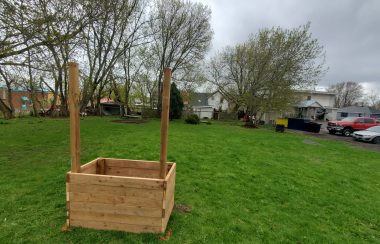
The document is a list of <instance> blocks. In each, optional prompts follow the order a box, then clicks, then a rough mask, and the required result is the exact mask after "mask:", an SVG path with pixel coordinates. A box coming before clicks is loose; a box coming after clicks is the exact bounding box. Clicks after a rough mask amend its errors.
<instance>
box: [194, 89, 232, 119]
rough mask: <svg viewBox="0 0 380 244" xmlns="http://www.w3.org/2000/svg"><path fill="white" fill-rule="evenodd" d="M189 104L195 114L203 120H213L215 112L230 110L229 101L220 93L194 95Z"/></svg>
mask: <svg viewBox="0 0 380 244" xmlns="http://www.w3.org/2000/svg"><path fill="white" fill-rule="evenodd" d="M188 104H189V107H190V108H191V109H192V110H193V113H194V114H196V115H198V116H199V118H201V119H203V118H208V119H211V118H213V116H214V111H226V110H227V109H228V101H227V100H226V99H224V98H223V96H222V94H220V92H214V93H194V94H192V96H191V98H190V102H189V103H188Z"/></svg>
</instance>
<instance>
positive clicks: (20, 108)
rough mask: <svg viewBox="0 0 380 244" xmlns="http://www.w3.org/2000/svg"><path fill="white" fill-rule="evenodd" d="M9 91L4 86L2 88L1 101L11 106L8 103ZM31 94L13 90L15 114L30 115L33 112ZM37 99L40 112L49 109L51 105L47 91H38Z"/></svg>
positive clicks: (25, 91) (0, 89)
mask: <svg viewBox="0 0 380 244" xmlns="http://www.w3.org/2000/svg"><path fill="white" fill-rule="evenodd" d="M8 95H9V94H8V89H7V88H6V87H4V86H0V99H1V100H3V101H4V102H5V104H7V105H8V106H9V103H8ZM30 95H31V93H30V92H29V91H27V90H24V89H13V90H12V104H13V107H14V109H15V113H16V114H18V113H29V112H30V111H32V110H33V107H32V105H33V104H32V99H31V97H30ZM36 98H37V101H38V102H37V108H38V109H39V110H40V109H42V108H44V109H48V108H49V105H50V101H49V99H48V98H49V94H48V92H46V91H41V90H38V91H36Z"/></svg>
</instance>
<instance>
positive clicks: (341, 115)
mask: <svg viewBox="0 0 380 244" xmlns="http://www.w3.org/2000/svg"><path fill="white" fill-rule="evenodd" d="M347 116H348V113H343V112H342V113H340V117H342V118H346V117H347Z"/></svg>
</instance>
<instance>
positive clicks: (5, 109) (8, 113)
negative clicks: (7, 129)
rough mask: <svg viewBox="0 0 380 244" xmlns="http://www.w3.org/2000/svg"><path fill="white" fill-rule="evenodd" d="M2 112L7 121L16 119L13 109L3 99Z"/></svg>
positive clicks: (1, 103) (0, 103) (0, 105)
mask: <svg viewBox="0 0 380 244" xmlns="http://www.w3.org/2000/svg"><path fill="white" fill-rule="evenodd" d="M0 111H1V112H3V114H4V118H5V119H12V118H14V114H13V113H12V110H11V108H10V107H9V106H8V105H7V104H5V103H4V101H3V100H2V99H0Z"/></svg>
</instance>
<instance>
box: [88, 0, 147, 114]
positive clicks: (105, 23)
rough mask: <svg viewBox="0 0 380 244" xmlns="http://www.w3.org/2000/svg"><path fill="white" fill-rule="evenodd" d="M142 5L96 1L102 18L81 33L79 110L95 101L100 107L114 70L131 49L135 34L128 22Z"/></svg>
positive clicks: (125, 0)
mask: <svg viewBox="0 0 380 244" xmlns="http://www.w3.org/2000/svg"><path fill="white" fill-rule="evenodd" d="M142 3H143V1H141V0H133V1H128V0H118V1H97V6H96V7H97V8H99V9H100V12H101V13H102V14H101V17H100V18H98V19H97V20H96V21H94V22H93V23H92V24H90V25H89V26H88V28H86V30H85V31H84V33H83V39H84V47H85V48H84V49H85V56H86V59H87V60H86V64H85V65H86V66H87V71H86V76H87V79H86V82H85V83H84V85H83V96H82V109H84V108H85V107H86V106H87V104H88V103H89V102H93V100H94V98H95V99H96V100H97V103H99V101H100V98H101V94H102V92H103V90H104V88H105V86H106V85H107V82H108V81H109V77H108V76H109V75H110V74H111V71H112V69H113V67H114V66H115V64H116V62H117V61H118V60H119V59H120V58H121V57H122V55H123V54H124V53H125V51H126V50H128V48H130V47H131V45H132V44H131V43H132V40H133V38H134V34H135V31H136V30H135V29H133V28H131V24H130V22H132V19H133V18H135V16H136V15H139V14H140V13H141V11H143V7H144V6H143V5H142ZM93 106H94V105H93Z"/></svg>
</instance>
